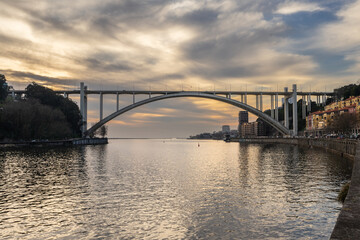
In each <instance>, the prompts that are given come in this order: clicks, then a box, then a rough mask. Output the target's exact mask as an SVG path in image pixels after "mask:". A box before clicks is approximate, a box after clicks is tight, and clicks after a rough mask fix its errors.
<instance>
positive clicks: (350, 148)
mask: <svg viewBox="0 0 360 240" xmlns="http://www.w3.org/2000/svg"><path fill="white" fill-rule="evenodd" d="M230 141H231V142H240V143H268V144H271V143H275V144H293V145H299V146H304V147H315V148H322V149H324V150H325V151H328V152H332V153H334V154H338V155H340V156H342V157H345V158H347V159H351V160H354V159H355V155H356V146H357V142H358V141H357V140H355V139H341V140H338V139H331V138H330V139H329V138H244V139H231V140H230Z"/></svg>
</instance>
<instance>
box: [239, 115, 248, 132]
mask: <svg viewBox="0 0 360 240" xmlns="http://www.w3.org/2000/svg"><path fill="white" fill-rule="evenodd" d="M248 122H249V113H248V111H239V126H238V131H239V135H240V136H241V125H243V124H244V123H248Z"/></svg>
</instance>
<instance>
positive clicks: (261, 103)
mask: <svg viewBox="0 0 360 240" xmlns="http://www.w3.org/2000/svg"><path fill="white" fill-rule="evenodd" d="M259 98H260V111H261V112H262V111H263V95H262V93H260V96H259Z"/></svg>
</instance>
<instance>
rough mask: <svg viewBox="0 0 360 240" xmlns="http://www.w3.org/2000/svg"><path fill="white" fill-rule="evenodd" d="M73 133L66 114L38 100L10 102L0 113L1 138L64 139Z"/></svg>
mask: <svg viewBox="0 0 360 240" xmlns="http://www.w3.org/2000/svg"><path fill="white" fill-rule="evenodd" d="M71 135H72V133H71V129H70V126H69V124H68V123H67V121H66V119H65V116H64V114H63V113H62V112H61V111H60V110H59V109H53V108H51V107H49V106H46V105H42V104H40V103H39V102H38V101H36V100H30V101H18V102H9V103H7V104H5V105H4V106H3V109H2V113H1V114H0V139H12V140H32V139H64V138H68V137H71Z"/></svg>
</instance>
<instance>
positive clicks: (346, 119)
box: [327, 113, 357, 134]
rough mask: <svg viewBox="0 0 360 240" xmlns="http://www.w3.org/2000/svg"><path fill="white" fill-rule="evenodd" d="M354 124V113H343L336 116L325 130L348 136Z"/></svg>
mask: <svg viewBox="0 0 360 240" xmlns="http://www.w3.org/2000/svg"><path fill="white" fill-rule="evenodd" d="M356 123H357V121H356V114H355V113H343V114H339V115H337V116H336V117H335V118H334V119H333V121H331V122H330V124H329V125H328V127H327V129H328V130H329V131H334V132H339V133H343V134H348V133H350V132H351V130H352V129H353V128H354V127H355V126H356Z"/></svg>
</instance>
